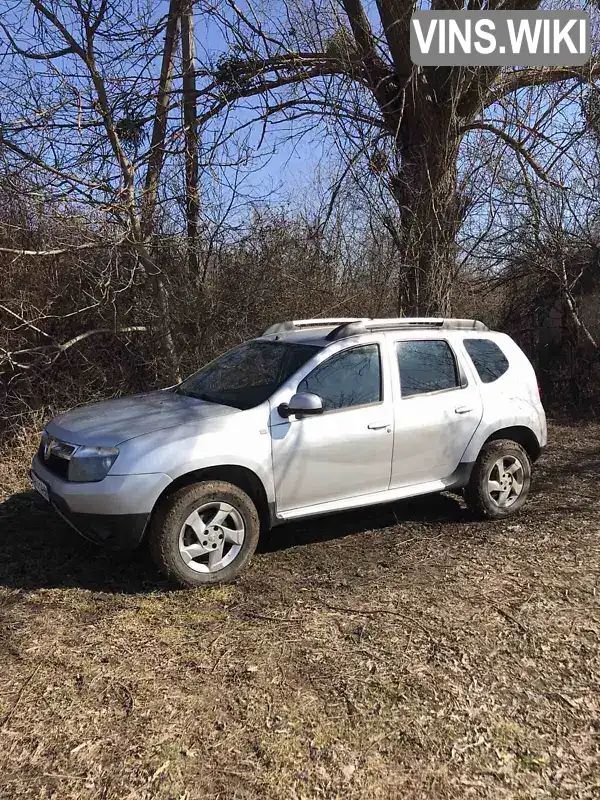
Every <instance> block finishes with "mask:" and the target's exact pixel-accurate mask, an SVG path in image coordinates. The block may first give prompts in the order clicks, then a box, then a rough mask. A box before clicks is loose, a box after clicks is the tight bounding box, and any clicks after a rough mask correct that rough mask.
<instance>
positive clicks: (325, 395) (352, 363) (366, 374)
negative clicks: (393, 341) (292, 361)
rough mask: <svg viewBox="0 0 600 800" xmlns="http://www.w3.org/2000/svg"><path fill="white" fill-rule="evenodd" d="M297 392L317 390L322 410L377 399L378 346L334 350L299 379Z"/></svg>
mask: <svg viewBox="0 0 600 800" xmlns="http://www.w3.org/2000/svg"><path fill="white" fill-rule="evenodd" d="M298 392H313V393H314V394H318V395H319V397H320V398H321V400H322V401H323V409H324V410H325V411H332V410H334V409H338V408H348V407H351V406H363V405H366V404H368V403H378V402H379V401H380V400H381V364H380V361H379V347H378V346H377V345H376V344H369V345H365V346H363V347H353V348H352V349H351V350H344V351H343V352H341V353H337V354H336V355H335V356H332V357H331V358H329V359H327V361H324V362H323V363H322V364H319V366H318V367H316V368H315V369H313V371H312V372H311V373H310V375H307V376H306V378H304V380H302V381H300V384H299V385H298Z"/></svg>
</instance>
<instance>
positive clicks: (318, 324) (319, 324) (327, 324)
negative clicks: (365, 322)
mask: <svg viewBox="0 0 600 800" xmlns="http://www.w3.org/2000/svg"><path fill="white" fill-rule="evenodd" d="M360 321H361V320H360V317H335V318H331V319H326V318H323V319H291V320H287V321H286V322H276V323H275V324H274V325H271V326H270V327H269V328H267V330H266V331H265V332H264V333H263V336H270V335H271V334H274V333H288V332H289V331H299V330H302V329H304V328H331V327H332V326H333V325H337V326H340V325H344V324H346V323H348V322H360Z"/></svg>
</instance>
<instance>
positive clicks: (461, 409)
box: [454, 406, 473, 414]
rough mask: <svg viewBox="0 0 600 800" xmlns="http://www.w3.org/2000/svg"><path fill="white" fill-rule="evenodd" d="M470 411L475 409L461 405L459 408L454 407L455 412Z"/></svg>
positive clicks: (465, 412)
mask: <svg viewBox="0 0 600 800" xmlns="http://www.w3.org/2000/svg"><path fill="white" fill-rule="evenodd" d="M469 411H473V409H472V408H470V407H469V406H459V407H458V408H455V409H454V413H455V414H468V413H469Z"/></svg>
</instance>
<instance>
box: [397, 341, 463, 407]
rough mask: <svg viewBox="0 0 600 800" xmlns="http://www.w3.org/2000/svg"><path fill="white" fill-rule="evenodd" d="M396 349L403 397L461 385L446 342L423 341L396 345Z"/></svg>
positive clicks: (454, 362) (452, 354) (452, 355)
mask: <svg viewBox="0 0 600 800" xmlns="http://www.w3.org/2000/svg"><path fill="white" fill-rule="evenodd" d="M396 347H397V353H398V368H399V370H400V387H401V389H402V397H413V396H414V395H417V394H427V393H429V392H441V391H443V390H444V389H456V388H458V387H459V386H460V379H459V376H458V370H457V368H456V361H455V359H454V353H453V352H452V350H451V349H450V345H449V344H448V342H444V341H442V340H436V339H426V340H423V341H420V342H398V344H397V345H396Z"/></svg>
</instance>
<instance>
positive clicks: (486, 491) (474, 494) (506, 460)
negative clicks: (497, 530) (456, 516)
mask: <svg viewBox="0 0 600 800" xmlns="http://www.w3.org/2000/svg"><path fill="white" fill-rule="evenodd" d="M530 486H531V461H530V460H529V456H528V455H527V453H526V452H525V450H524V449H523V448H522V447H521V445H520V444H517V443H516V442H513V441H511V440H510V439H498V440H497V441H492V442H488V444H486V445H484V447H483V448H482V450H481V453H480V454H479V458H478V459H477V461H476V463H475V466H474V468H473V472H472V473H471V479H470V481H469V485H468V486H467V488H466V489H465V500H466V501H467V505H468V506H469V508H470V509H471V511H473V512H474V513H475V514H476V515H477V516H479V517H484V518H487V519H504V518H505V517H509V516H511V515H512V514H516V513H517V512H518V511H519V509H520V508H522V506H523V504H524V503H525V501H526V500H527V496H528V494H529V488H530Z"/></svg>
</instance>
